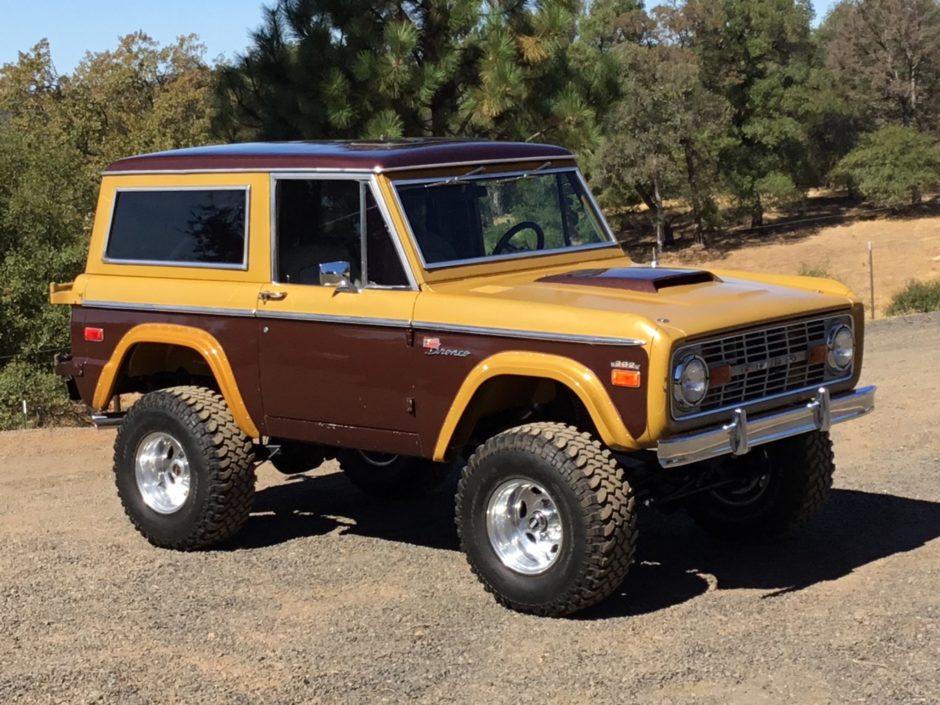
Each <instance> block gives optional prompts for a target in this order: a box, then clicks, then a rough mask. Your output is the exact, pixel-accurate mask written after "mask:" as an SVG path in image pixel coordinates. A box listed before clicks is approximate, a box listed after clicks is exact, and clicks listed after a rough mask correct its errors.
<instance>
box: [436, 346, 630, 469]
mask: <svg viewBox="0 0 940 705" xmlns="http://www.w3.org/2000/svg"><path fill="white" fill-rule="evenodd" d="M502 375H513V376H521V377H541V378H545V379H552V380H555V381H556V382H559V383H561V384H563V385H565V386H566V387H568V389H570V390H571V391H572V392H574V393H575V394H576V395H577V396H578V398H579V399H580V400H581V402H582V403H583V404H584V407H585V408H586V409H587V411H588V414H590V416H591V420H592V421H593V422H594V425H595V426H596V427H597V431H598V433H599V434H600V437H601V440H603V442H604V444H605V445H607V446H608V447H611V448H614V449H616V450H636V449H638V448H639V444H638V443H637V442H636V440H634V439H633V438H632V437H631V436H630V434H629V433H628V432H627V429H626V426H625V425H624V423H623V419H622V418H621V416H620V412H618V411H617V408H616V407H615V406H614V403H613V401H612V400H611V398H610V395H609V394H608V393H607V391H606V390H605V389H604V386H603V384H602V383H601V381H600V380H599V379H598V378H597V376H596V375H595V374H594V373H593V372H592V371H591V370H590V369H589V368H587V367H585V366H584V365H582V364H581V363H579V362H576V361H574V360H572V359H571V358H568V357H562V356H560V355H549V354H545V353H534V352H524V351H518V350H513V351H507V352H501V353H496V354H495V355H492V356H490V357H488V358H487V359H485V360H483V361H482V362H480V363H479V364H478V365H477V366H476V367H474V368H473V369H472V370H471V371H470V373H469V374H468V375H467V377H466V378H465V379H464V381H463V384H461V386H460V389H459V390H458V391H457V395H456V396H455V397H454V401H453V402H452V403H451V406H450V410H449V411H448V412H447V416H446V417H445V418H444V423H443V424H442V426H441V430H440V433H439V435H438V438H437V443H436V444H435V446H434V456H433V459H434V460H436V461H442V460H444V458H445V456H446V455H447V450H448V447H449V445H450V441H451V438H452V437H453V435H454V432H455V431H456V429H457V425H458V424H459V423H460V420H461V418H462V417H463V414H464V411H465V410H466V408H467V406H468V405H469V404H470V401H471V400H472V399H473V396H474V394H475V393H476V391H477V389H479V387H480V386H481V385H482V384H483V383H484V382H486V381H488V380H490V379H493V378H494V377H499V376H502Z"/></svg>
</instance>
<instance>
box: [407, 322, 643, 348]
mask: <svg viewBox="0 0 940 705" xmlns="http://www.w3.org/2000/svg"><path fill="white" fill-rule="evenodd" d="M412 325H413V326H414V327H415V328H416V329H421V330H430V331H440V332H442V333H469V334H471V335H493V336H496V337H499V338H522V339H523V340H550V341H556V342H560V343H585V344H588V345H624V346H628V347H639V346H642V345H645V344H646V341H643V340H639V339H637V338H615V337H608V336H603V335H580V334H577V333H549V332H546V331H534V330H515V329H513V328H488V327H486V326H461V325H452V324H450V323H431V322H429V321H414V322H413V324H412Z"/></svg>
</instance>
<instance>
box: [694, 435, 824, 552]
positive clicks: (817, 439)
mask: <svg viewBox="0 0 940 705" xmlns="http://www.w3.org/2000/svg"><path fill="white" fill-rule="evenodd" d="M724 462H726V463H729V464H731V466H730V467H729V469H730V470H731V471H732V472H734V473H735V474H736V475H739V477H740V479H739V480H737V481H735V482H733V483H731V484H728V485H724V486H722V487H719V488H717V489H715V490H711V491H709V492H704V493H702V494H699V495H695V496H694V497H692V498H691V499H690V500H689V501H688V503H687V505H686V508H687V510H688V512H689V514H690V515H691V516H692V518H693V519H694V520H695V521H696V522H697V523H698V524H699V525H700V526H702V527H703V528H705V529H706V530H707V531H709V532H711V533H714V534H716V535H719V536H722V537H725V538H732V539H742V540H753V539H766V538H776V537H780V536H785V535H787V534H791V533H793V532H795V531H797V530H798V529H801V528H802V527H804V526H805V525H806V524H807V523H808V522H809V521H810V520H811V519H812V518H813V517H815V516H816V514H817V513H818V512H819V510H820V509H821V508H822V506H823V504H825V502H826V499H827V497H828V496H829V490H830V489H831V488H832V475H833V473H834V472H835V462H834V459H833V454H832V441H831V440H830V438H829V434H828V433H826V432H823V431H814V432H811V433H805V434H802V435H799V436H794V437H792V438H786V439H784V440H781V441H777V442H775V443H770V444H768V445H764V446H759V447H758V448H755V449H754V450H752V451H751V452H750V453H748V454H747V455H745V456H742V457H741V458H728V459H727V460H725V461H724Z"/></svg>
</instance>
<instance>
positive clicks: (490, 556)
mask: <svg viewBox="0 0 940 705" xmlns="http://www.w3.org/2000/svg"><path fill="white" fill-rule="evenodd" d="M516 477H518V478H523V479H526V480H531V481H534V482H536V483H538V484H539V485H540V486H541V487H544V488H545V490H546V491H547V492H548V493H549V495H551V496H552V498H553V499H554V501H555V504H556V505H557V507H558V511H559V515H560V516H561V519H562V527H563V532H564V533H563V539H562V543H561V547H560V550H559V554H558V557H557V558H556V559H555V560H554V562H553V563H552V564H551V565H550V566H549V567H548V568H547V570H545V571H544V572H542V573H539V574H536V575H525V574H522V573H519V572H516V571H514V570H513V569H511V568H509V567H508V566H507V565H504V563H503V562H502V561H501V560H500V558H499V556H498V554H497V553H496V551H495V550H494V548H493V546H492V544H491V542H490V538H489V534H488V531H487V526H486V514H487V508H488V503H489V500H490V497H491V496H492V495H493V494H494V492H495V491H496V489H497V488H498V487H499V486H500V485H501V484H502V483H504V482H506V481H507V480H510V479H512V478H516ZM456 523H457V532H458V534H459V536H460V545H461V548H462V549H463V551H464V553H465V555H466V556H467V561H468V563H469V564H470V568H471V570H472V571H473V573H474V574H475V575H476V576H477V578H478V579H479V580H480V582H481V583H483V586H484V587H485V588H486V590H487V591H489V592H490V593H492V594H493V596H494V597H495V598H496V600H497V601H498V602H499V603H500V604H502V605H504V606H506V607H509V608H510V609H513V610H516V611H518V612H526V613H530V614H537V615H542V616H549V617H561V616H565V615H569V614H572V613H574V612H577V611H579V610H582V609H584V608H586V607H589V606H591V605H593V604H595V603H597V602H600V601H601V600H603V599H604V598H605V597H607V596H608V595H610V594H611V593H612V592H613V591H614V590H615V589H616V588H617V587H618V586H619V585H620V584H621V583H622V582H623V579H624V577H625V576H626V574H627V571H628V570H629V568H630V565H631V564H632V562H633V555H634V551H635V547H636V539H637V529H636V503H635V500H634V495H633V490H632V488H631V487H630V485H629V484H628V482H627V481H626V479H625V477H624V473H623V469H622V468H621V467H620V465H619V464H618V463H617V461H616V460H615V459H614V458H613V456H612V455H611V453H610V451H608V450H607V449H606V448H604V447H603V446H602V445H601V444H600V443H599V442H598V441H597V440H596V439H595V438H593V437H592V436H591V435H590V434H588V433H584V432H581V431H579V430H578V429H576V428H574V427H572V426H567V425H565V424H561V423H532V424H526V425H524V426H518V427H516V428H512V429H509V430H508V431H504V432H502V433H500V434H498V435H496V436H494V437H493V438H490V439H489V440H488V441H486V442H485V443H483V444H482V445H481V446H480V447H479V448H478V449H477V450H476V452H475V453H474V454H473V455H472V456H471V457H470V460H469V461H468V463H467V466H466V467H465V468H464V470H463V473H462V475H461V478H460V482H459V484H458V489H457V498H456Z"/></svg>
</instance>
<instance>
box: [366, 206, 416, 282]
mask: <svg viewBox="0 0 940 705" xmlns="http://www.w3.org/2000/svg"><path fill="white" fill-rule="evenodd" d="M392 237H393V236H392V234H391V233H390V232H389V231H388V226H387V225H386V224H385V218H383V217H382V212H381V211H380V210H379V206H378V204H377V203H376V202H375V198H374V197H373V196H372V191H371V190H370V189H368V188H367V189H366V255H367V256H366V260H367V263H366V276H367V278H368V282H369V286H408V277H407V276H405V269H404V267H402V264H401V258H400V257H399V256H398V250H396V249H395V242H394V240H392Z"/></svg>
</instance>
